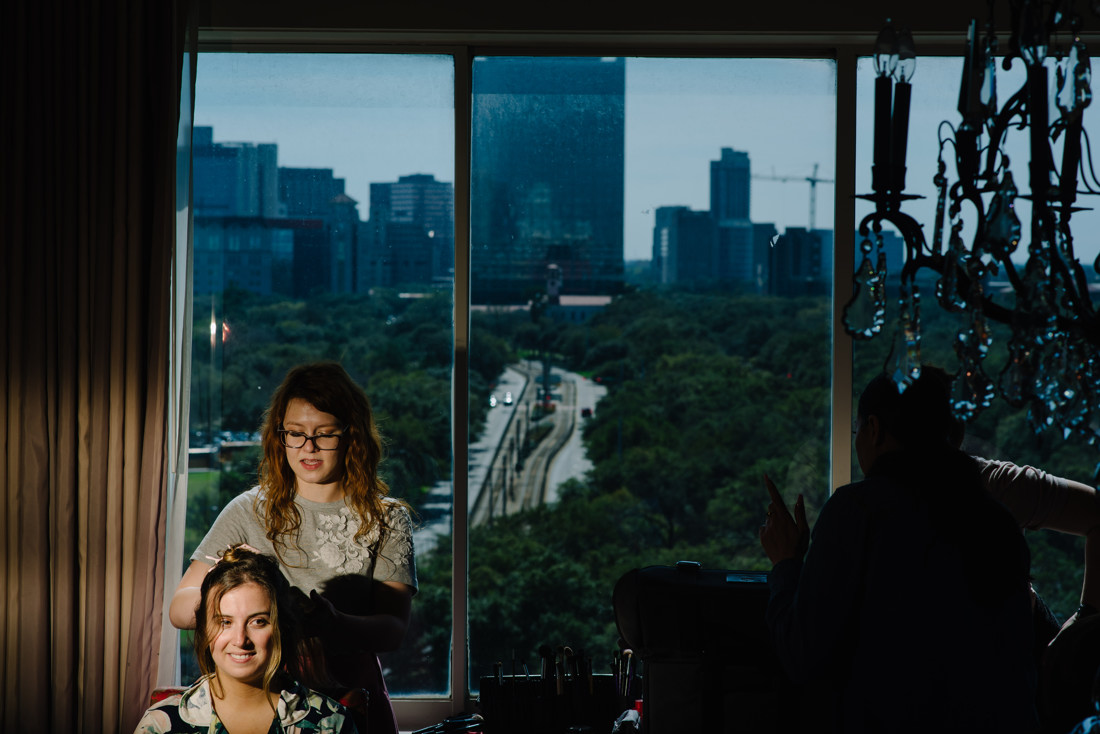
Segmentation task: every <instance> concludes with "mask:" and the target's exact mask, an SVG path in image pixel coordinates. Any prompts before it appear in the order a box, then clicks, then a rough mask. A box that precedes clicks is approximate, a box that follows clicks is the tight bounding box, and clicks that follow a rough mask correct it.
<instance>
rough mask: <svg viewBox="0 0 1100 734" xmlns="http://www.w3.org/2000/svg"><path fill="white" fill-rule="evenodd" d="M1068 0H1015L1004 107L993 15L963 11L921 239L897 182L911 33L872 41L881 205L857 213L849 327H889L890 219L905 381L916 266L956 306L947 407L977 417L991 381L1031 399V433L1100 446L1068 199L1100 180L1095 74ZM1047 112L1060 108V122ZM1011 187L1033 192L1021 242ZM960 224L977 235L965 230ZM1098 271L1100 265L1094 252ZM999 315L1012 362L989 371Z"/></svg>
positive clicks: (889, 33) (917, 363)
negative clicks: (964, 24)
mask: <svg viewBox="0 0 1100 734" xmlns="http://www.w3.org/2000/svg"><path fill="white" fill-rule="evenodd" d="M991 5H992V3H991ZM1070 5H1071V3H1070V2H1064V1H1063V2H1044V3H1040V2H1032V1H1031V0H1013V2H1011V13H1012V19H1011V20H1012V24H1011V38H1010V39H1009V41H1008V49H1007V50H1006V51H1005V52H1004V54H1003V58H1002V59H1001V62H1000V63H1001V65H1002V67H1003V68H1004V70H1005V71H1007V70H1009V69H1011V68H1012V65H1013V64H1017V63H1022V64H1023V66H1024V69H1025V71H1026V79H1025V80H1024V82H1023V84H1022V86H1020V88H1019V89H1017V90H1016V91H1015V92H1014V93H1013V94H1012V95H1011V96H1010V97H1008V99H1007V101H1006V102H1005V103H1004V104H1003V106H998V100H997V85H996V72H997V68H996V67H997V65H998V44H997V38H996V34H995V32H994V25H993V22H992V19H990V20H989V22H988V23H987V24H986V26H985V33H984V36H983V37H979V34H978V26H977V22H976V21H971V23H970V26H969V29H968V34H967V44H966V55H965V57H964V64H963V72H962V82H961V85H960V90H959V104H958V111H959V114H960V116H961V119H960V120H959V121H958V123H957V124H956V125H951V124H950V123H948V122H944V123H942V124H941V126H940V147H939V165H938V172H937V174H936V176H935V178H934V179H933V183H934V185H935V188H936V193H937V201H936V213H935V222H934V224H933V227H932V234H931V241H930V242H927V241H926V240H925V238H924V234H923V231H922V229H921V225H920V224H919V223H918V222H917V221H916V220H915V219H914V218H913V217H911V216H909V215H908V214H906V213H905V212H903V211H901V208H902V205H903V204H904V203H905V202H906V201H908V200H910V199H914V198H920V197H915V196H911V195H908V194H905V193H904V190H905V155H906V142H907V137H908V125H909V100H910V94H911V89H912V87H911V84H910V80H911V78H912V76H913V70H914V67H915V66H916V53H915V50H914V47H913V40H912V36H911V35H910V34H909V33H908V32H906V31H905V30H901V29H898V30H895V29H894V27H893V25H892V23H890V22H889V21H887V24H886V27H885V28H884V29H883V30H882V32H881V33H880V34H879V36H878V39H877V41H876V43H875V49H874V67H875V72H876V78H875V87H874V97H875V106H874V153H873V156H874V157H873V166H872V171H871V173H872V189H873V193H872V194H867V195H862V196H860V197H859V198H862V199H867V200H869V201H871V202H872V203H873V204H874V207H875V209H874V212H873V213H871V214H868V215H867V216H866V217H864V218H863V220H862V221H861V222H860V225H859V235H860V239H861V242H860V251H861V253H862V256H861V261H860V263H859V265H858V267H857V268H856V272H855V274H854V277H853V294H852V298H851V300H850V301H849V302H848V304H847V305H846V306H845V308H844V327H845V329H846V331H847V332H848V333H849V334H850V335H851V336H852V337H853V338H854V339H857V340H867V339H871V338H874V337H875V336H877V335H878V334H879V333H881V332H882V330H883V326H884V324H885V323H886V287H885V286H886V277H887V275H888V274H887V268H886V257H885V253H884V251H883V224H884V223H888V224H890V225H893V227H894V228H896V229H897V231H898V233H899V234H900V235H901V238H902V240H903V241H904V258H903V265H902V267H901V272H900V273H896V274H894V275H897V276H898V280H899V286H898V314H899V316H898V321H897V329H896V332H895V339H897V341H898V344H899V348H898V349H897V350H896V355H894V356H892V357H890V358H888V359H896V367H895V368H894V379H895V380H896V381H897V383H898V387H899V389H901V390H904V389H905V388H906V387H907V386H908V385H909V384H911V383H912V381H913V380H915V379H916V378H917V377H919V376H920V370H921V357H920V346H921V320H920V307H921V293H920V288H919V286H918V284H917V275H918V273H921V272H922V271H923V272H924V273H925V274H926V275H930V279H928V280H925V281H923V282H925V283H926V284H927V283H929V282H930V280H931V281H934V283H935V286H934V291H935V293H934V297H935V299H936V301H937V302H938V304H939V306H940V307H942V308H944V309H946V310H947V311H950V312H953V313H956V314H959V320H960V323H961V324H962V326H961V327H960V328H959V330H958V333H957V334H956V335H955V339H954V350H955V353H956V355H957V357H958V361H959V369H958V370H957V372H956V373H955V376H954V378H953V382H952V384H951V402H952V407H953V409H954V412H955V415H956V417H957V418H959V419H960V420H963V421H965V422H969V421H971V420H973V418H974V417H975V416H976V415H977V414H978V413H980V412H981V411H982V410H983V409H985V408H987V407H989V405H990V404H991V402H992V401H993V399H994V398H995V397H996V396H997V395H998V394H999V395H1000V396H1001V397H1002V398H1003V399H1004V400H1006V401H1007V402H1008V403H1009V404H1010V405H1012V406H1014V407H1017V408H1024V407H1026V408H1027V409H1028V422H1029V424H1030V426H1031V428H1032V430H1034V431H1035V432H1036V433H1038V432H1040V431H1045V430H1048V429H1052V428H1054V429H1061V430H1062V431H1063V433H1064V434H1065V435H1066V436H1068V435H1070V434H1072V433H1080V434H1082V435H1083V436H1084V437H1085V438H1086V440H1087V441H1088V442H1089V443H1090V444H1093V445H1096V444H1097V443H1098V442H1100V320H1098V319H1097V314H1096V306H1095V304H1094V303H1093V301H1092V297H1091V295H1090V291H1089V282H1088V277H1087V275H1086V272H1085V268H1084V267H1083V266H1082V265H1081V263H1080V261H1079V260H1078V258H1077V256H1076V255H1075V254H1074V249H1073V237H1072V235H1071V233H1070V218H1071V216H1072V215H1073V213H1074V212H1075V211H1080V209H1079V208H1078V207H1077V206H1076V205H1075V202H1076V199H1077V195H1078V194H1079V193H1100V192H1098V191H1097V190H1095V189H1094V188H1093V186H1092V185H1090V184H1089V181H1088V180H1087V178H1088V177H1089V176H1091V180H1092V182H1093V183H1095V181H1096V178H1095V175H1094V174H1092V166H1091V151H1090V149H1089V146H1088V138H1087V135H1085V136H1084V142H1085V148H1084V150H1085V156H1084V157H1082V137H1083V130H1082V115H1083V113H1084V111H1085V108H1086V107H1088V105H1089V102H1090V100H1091V96H1092V93H1091V91H1090V88H1089V85H1090V75H1091V71H1090V65H1089V57H1088V53H1087V52H1086V50H1085V46H1084V44H1083V43H1082V42H1081V40H1080V38H1079V36H1078V32H1079V29H1080V24H1081V21H1080V18H1079V17H1078V16H1077V15H1076V14H1073V13H1072V12H1071V9H1070V8H1069V7H1068V6H1070ZM1063 34H1064V38H1065V41H1064V45H1063V47H1061V48H1055V47H1054V46H1052V39H1058V38H1062V37H1063ZM1051 72H1053V82H1054V84H1053V88H1051V86H1050V82H1051V77H1050V73H1051ZM1050 93H1053V95H1054V99H1053V102H1054V105H1053V107H1054V111H1053V112H1052V111H1051V105H1050V101H1051V100H1050V99H1049V98H1048V94H1050ZM1052 116H1056V118H1057V119H1055V120H1054V121H1053V122H1051V121H1050V117H1052ZM1021 130H1026V133H1027V137H1028V142H1029V145H1030V161H1029V162H1028V170H1027V177H1028V181H1027V185H1028V193H1026V194H1021V193H1020V192H1019V190H1018V188H1017V183H1016V181H1015V179H1014V177H1013V173H1012V170H1010V168H1009V164H1010V161H1009V158H1008V155H1007V153H1006V150H1005V138H1006V135H1007V134H1008V133H1009V132H1010V131H1021ZM1021 134H1022V133H1021ZM1059 148H1060V161H1058V162H1056V158H1057V157H1058V156H1056V153H1057V152H1059ZM1082 161H1084V162H1085V164H1084V165H1083V164H1082ZM948 162H950V163H952V164H953V165H952V166H951V169H953V170H952V171H951V173H953V175H949V166H948ZM1079 170H1081V171H1082V172H1083V173H1085V174H1088V175H1087V176H1082V179H1086V180H1084V181H1083V183H1082V184H1081V185H1082V186H1083V187H1084V191H1078V185H1079V183H1078V172H1079ZM1017 199H1027V200H1030V202H1031V222H1030V229H1029V230H1028V231H1027V233H1026V241H1025V245H1023V246H1022V245H1021V237H1022V230H1023V227H1022V225H1021V222H1020V219H1019V217H1018V216H1017V214H1016V211H1015V202H1016V200H1017ZM968 221H969V224H967V222H968ZM964 226H966V227H967V230H966V231H967V232H968V233H969V232H971V231H972V232H973V234H972V237H969V238H966V237H964ZM967 239H969V241H967ZM1025 248H1026V249H1025ZM857 257H858V256H857ZM1091 269H1092V271H1093V272H1094V273H1097V272H1100V258H1098V259H1097V261H1096V262H1094V263H1092V265H1091ZM994 284H996V287H994ZM1002 284H1007V285H1006V286H1004V285H1002ZM992 322H996V323H1000V324H1004V325H1005V326H1007V327H1008V330H1009V332H1010V334H1011V336H1010V337H1009V338H1008V339H1007V343H1006V344H1005V346H1006V348H1007V360H1006V362H1005V366H1004V368H1003V369H1001V370H1000V371H999V373H998V374H995V375H991V374H987V371H986V368H985V359H986V357H987V355H988V354H989V350H990V347H991V345H992V344H993V337H992V332H991V328H990V325H991V323H992Z"/></svg>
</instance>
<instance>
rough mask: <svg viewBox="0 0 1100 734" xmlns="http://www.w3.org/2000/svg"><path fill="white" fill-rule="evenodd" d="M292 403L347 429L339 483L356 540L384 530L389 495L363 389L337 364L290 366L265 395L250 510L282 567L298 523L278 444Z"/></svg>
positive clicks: (283, 450)
mask: <svg viewBox="0 0 1100 734" xmlns="http://www.w3.org/2000/svg"><path fill="white" fill-rule="evenodd" d="M294 399H300V400H304V401H306V402H307V403H309V404H310V405H312V406H313V407H314V408H316V409H317V410H319V411H321V412H324V413H330V414H332V415H334V416H336V418H337V419H339V421H340V422H341V423H343V424H345V425H346V426H347V428H345V429H344V433H343V438H342V439H341V441H342V442H343V445H344V447H345V451H344V473H343V477H342V481H343V488H344V497H345V499H346V501H347V502H348V504H349V505H350V506H351V509H352V510H354V511H355V513H356V514H357V515H358V516H359V529H358V530H357V531H356V533H355V539H356V540H357V541H361V540H363V539H364V538H365V537H366V536H367V534H368V533H370V531H371V530H373V529H374V528H375V527H378V528H381V529H382V530H383V531H384V530H385V528H386V512H385V507H384V500H386V498H388V497H389V493H390V488H389V486H387V485H386V482H385V481H383V480H382V478H381V477H380V476H379V475H378V465H379V464H380V463H381V461H382V455H383V442H382V436H381V434H380V432H379V431H378V426H377V425H376V424H375V422H374V414H373V412H372V410H371V405H370V399H368V398H367V394H366V392H364V391H363V388H361V387H360V386H359V385H358V384H357V383H356V382H355V381H354V380H353V379H351V376H350V375H348V373H347V371H346V370H345V369H344V368H343V366H341V365H340V364H339V363H337V362H314V363H310V364H303V365H299V366H297V367H294V368H292V369H291V370H290V371H289V372H288V373H287V375H286V377H285V378H284V379H283V382H282V384H281V385H279V387H278V388H277V389H276V390H275V393H274V394H273V395H272V396H271V404H270V405H269V406H268V409H267V411H266V412H265V413H264V422H263V428H262V429H261V437H262V444H263V452H264V453H263V458H262V459H261V460H260V467H259V480H260V492H259V494H258V495H257V497H256V511H257V514H258V515H259V516H260V517H263V518H264V524H265V526H266V528H267V538H268V540H270V541H271V542H272V544H273V545H274V547H275V553H276V554H277V555H278V556H279V560H280V561H282V562H283V563H284V564H286V563H287V561H286V559H285V558H284V556H283V553H282V550H284V549H286V548H288V547H291V546H293V547H294V548H298V532H299V530H300V528H301V524H302V518H301V515H300V514H299V512H298V508H297V507H296V506H295V504H294V496H295V493H296V478H295V476H294V472H293V470H291V468H290V464H289V463H288V462H287V459H286V448H285V447H284V446H283V444H282V442H281V441H280V440H279V430H281V429H282V422H283V417H284V416H285V415H286V411H287V406H288V405H289V404H290V401H291V400H294ZM388 502H391V503H396V504H398V505H400V506H402V507H405V508H406V509H407V508H408V505H407V504H406V503H405V502H403V501H402V500H397V499H393V498H390V499H389V500H388ZM288 540H289V543H288V542H287V541H288ZM287 565H289V564H287Z"/></svg>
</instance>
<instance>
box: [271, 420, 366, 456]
mask: <svg viewBox="0 0 1100 734" xmlns="http://www.w3.org/2000/svg"><path fill="white" fill-rule="evenodd" d="M346 430H348V427H347V426H344V427H343V428H341V429H340V431H341V432H340V433H318V434H317V435H316V436H309V435H306V434H305V433H302V432H301V431H287V430H282V429H280V430H279V431H277V433H278V434H279V440H280V441H282V444H283V446H286V447H287V448H288V449H300V448H302V447H303V446H305V445H306V441H312V442H313V447H314V448H316V449H317V450H318V451H334V450H335V449H338V448H340V437H341V436H343V435H344V434H343V431H346Z"/></svg>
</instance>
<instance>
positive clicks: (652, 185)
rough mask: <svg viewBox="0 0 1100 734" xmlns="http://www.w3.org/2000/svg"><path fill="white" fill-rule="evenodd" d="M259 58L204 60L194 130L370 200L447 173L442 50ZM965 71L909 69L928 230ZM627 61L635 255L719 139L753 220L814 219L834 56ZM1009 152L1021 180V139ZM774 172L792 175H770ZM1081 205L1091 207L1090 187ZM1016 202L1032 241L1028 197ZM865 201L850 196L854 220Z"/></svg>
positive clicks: (826, 215)
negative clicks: (740, 168)
mask: <svg viewBox="0 0 1100 734" xmlns="http://www.w3.org/2000/svg"><path fill="white" fill-rule="evenodd" d="M259 56H260V55H257V54H203V55H202V56H200V59H199V71H198V77H197V91H196V113H195V124H196V125H212V126H214V128H215V135H216V136H217V137H218V139H219V140H220V141H226V142H228V141H238V140H239V141H248V142H256V143H265V142H268V143H270V142H274V143H277V144H278V145H279V151H280V153H279V157H280V165H282V166H288V167H299V166H300V167H331V168H333V170H334V175H335V176H337V177H339V178H343V179H345V180H346V182H347V188H346V192H347V194H348V195H349V196H351V197H352V198H354V199H355V200H356V201H357V202H359V203H360V205H361V206H364V205H365V204H366V202H368V201H369V184H370V183H372V182H378V181H396V180H398V178H399V177H401V176H406V175H415V174H419V173H424V174H431V175H434V176H435V177H436V179H437V180H440V181H450V182H453V180H454V175H453V173H454V167H453V159H454V148H453V104H452V100H451V94H452V78H453V71H452V67H451V61H450V58H449V57H446V56H425V55H420V56H390V55H373V56H368V55H346V56H345V55H337V54H320V55H318V54H309V55H307V56H306V57H304V59H303V58H302V57H298V58H297V59H294V58H292V56H293V55H290V54H264V55H262V59H261V58H258V57H259ZM303 62H304V63H303ZM1017 66H1018V65H1017ZM869 67H870V60H869V59H861V60H860V77H859V78H860V81H861V83H860V84H859V87H858V92H857V122H856V124H857V140H859V141H860V142H859V143H858V144H857V166H856V191H857V193H868V192H869V191H870V168H871V167H870V155H871V152H870V151H871V145H870V143H871V137H872V133H871V119H870V118H871V115H870V102H871V100H870V96H871V90H870V87H871V85H870V84H869V83H863V82H864V80H866V81H867V82H869V81H870V79H871V73H872V72H871V71H870V68H869ZM959 68H961V61H960V60H959V59H957V58H934V59H926V58H921V59H918V66H917V71H916V75H915V77H914V80H913V107H912V112H911V122H910V135H909V138H910V140H909V156H908V161H907V163H908V176H907V183H908V186H907V191H909V192H912V193H916V194H920V195H923V196H925V197H926V198H925V199H923V200H917V201H914V202H910V203H907V204H906V206H905V207H904V210H905V211H906V212H908V213H910V214H911V215H912V216H914V217H915V218H916V219H917V220H918V221H920V222H921V223H922V224H924V225H925V234H926V237H929V238H930V236H931V233H930V231H929V228H930V225H931V222H932V221H933V216H934V206H935V204H934V192H933V191H932V184H931V180H932V177H933V175H934V174H935V168H936V160H937V149H938V142H937V135H938V132H939V129H940V123H941V122H944V121H948V122H949V123H952V124H953V123H954V122H955V121H956V119H957V117H958V115H957V113H955V112H954V106H955V102H956V99H957V97H956V95H957V91H956V90H957V88H958V76H959ZM626 70H627V71H626V131H625V148H626V150H625V182H624V183H625V186H624V189H625V192H624V200H625V203H624V212H623V227H624V258H625V259H626V260H649V259H650V255H651V250H652V232H653V227H654V224H655V221H654V213H655V211H656V209H657V208H658V207H662V206H687V207H689V208H692V209H695V210H705V209H707V208H708V207H709V201H708V198H709V189H708V187H709V181H708V167H709V165H710V162H711V161H713V160H716V159H718V157H719V155H720V150H721V148H723V147H730V148H733V149H736V150H739V151H745V152H747V153H748V154H749V158H750V160H751V165H752V174H753V182H752V201H751V204H750V217H751V220H752V221H753V222H757V223H774V224H776V226H777V228H778V229H779V230H780V231H783V230H784V229H785V228H787V227H806V226H807V225H808V220H809V216H808V215H809V208H810V207H809V203H810V185H809V183H807V182H806V181H805V180H800V179H804V178H805V177H808V176H810V175H813V173H814V166H815V165H817V167H818V168H817V171H816V175H817V177H818V178H819V179H825V180H832V179H835V171H834V159H835V154H834V152H833V141H834V139H835V134H834V127H833V126H834V121H835V111H834V110H835V98H834V96H833V95H834V87H835V81H834V72H833V65H832V62H831V61H828V60H804V59H636V58H628V59H627V66H626ZM1052 76H1053V74H1052ZM1011 79H1012V77H1011V74H1003V73H1002V74H1001V76H1000V77H999V84H1000V89H999V94H1000V95H1001V97H1002V99H1003V98H1005V97H1007V95H1008V94H1010V93H1011V92H1012V91H1014V88H1015V85H1014V84H1009V83H1008V82H1009V81H1011ZM746 100H749V102H746ZM750 102H751V103H750ZM1089 112H1091V110H1089ZM1085 120H1086V125H1085V129H1086V132H1088V131H1090V130H1094V131H1096V132H1097V133H1098V135H1100V124H1097V123H1098V121H1100V118H1097V117H1096V115H1095V114H1093V115H1092V116H1091V117H1090V115H1089V114H1087V113H1086V116H1085ZM1096 139H1098V140H1100V137H1097V138H1096ZM1021 145H1026V144H1024V143H1021ZM1009 150H1010V152H1011V155H1012V159H1013V161H1014V163H1013V166H1012V167H1013V170H1014V172H1015V175H1016V180H1017V185H1018V186H1020V187H1021V189H1024V188H1026V181H1027V175H1026V160H1027V151H1026V147H1023V148H1021V147H1020V146H1019V145H1017V146H1016V147H1012V146H1010V148H1009ZM780 177H782V178H787V179H788V181H786V182H783V181H777V180H769V178H780ZM833 200H834V192H833V184H831V183H819V184H818V185H817V186H816V212H815V213H816V228H817V229H832V226H833V221H832V220H833ZM1079 203H1080V204H1081V205H1082V206H1084V207H1095V206H1096V204H1095V203H1094V201H1093V200H1092V199H1091V197H1081V199H1080V201H1079ZM1018 209H1019V214H1020V216H1021V219H1022V220H1024V221H1025V240H1024V244H1026V231H1027V228H1026V221H1027V220H1026V214H1027V203H1026V202H1019V204H1018ZM869 211H870V205H869V204H867V203H865V202H862V201H860V202H857V209H856V216H857V220H856V221H857V222H858V221H859V217H861V216H863V215H864V214H866V213H867V212H869ZM964 218H965V214H964ZM971 219H972V217H971ZM1074 232H1075V235H1076V244H1077V247H1078V250H1077V251H1078V255H1079V257H1080V258H1081V260H1082V262H1083V263H1084V264H1085V265H1091V264H1092V259H1093V258H1095V257H1096V255H1097V253H1098V252H1100V215H1097V213H1096V212H1093V211H1084V212H1080V213H1078V214H1076V215H1075V216H1074ZM1092 232H1097V233H1098V235H1097V236H1095V237H1094V236H1092V235H1091V234H1090V233H1092Z"/></svg>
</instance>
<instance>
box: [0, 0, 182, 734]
mask: <svg viewBox="0 0 1100 734" xmlns="http://www.w3.org/2000/svg"><path fill="white" fill-rule="evenodd" d="M183 5H185V0H177V1H176V2H172V1H171V0H144V1H143V0H115V1H113V2H112V1H96V0H91V1H89V2H83V3H76V2H65V1H64V0H37V1H36V2H19V3H9V4H8V5H7V6H5V10H4V11H3V14H2V15H3V22H0V58H2V59H3V62H4V63H3V69H4V72H3V86H2V88H0V91H2V97H3V100H4V107H5V111H4V112H3V113H2V114H0V126H2V127H0V139H2V140H3V146H4V154H3V159H2V161H0V171H2V174H0V180H2V182H3V183H2V187H3V188H2V189H0V228H2V229H0V231H2V232H3V239H2V242H0V250H2V252H0V351H2V353H3V364H2V366H0V415H2V416H3V420H2V421H0V451H2V452H3V454H2V456H0V478H2V479H0V481H2V487H0V527H2V530H0V548H2V549H3V550H2V551H0V583H2V585H3V590H4V594H3V598H2V599H0V730H3V731H7V732H17V731H19V732H23V731H26V732H39V731H55V732H115V731H125V732H128V731H132V730H133V727H134V724H135V723H136V721H137V718H138V717H139V716H140V714H141V712H142V711H143V710H144V708H145V706H146V702H147V697H148V693H149V690H150V688H151V687H152V686H153V684H154V683H155V680H156V669H157V657H158V650H159V634H160V625H161V606H162V599H163V581H164V579H163V574H164V532H165V531H164V528H165V512H166V507H165V505H166V483H167V464H168V462H167V436H166V429H167V415H166V405H167V401H168V385H169V381H168V374H169V364H168V352H169V342H170V338H169V336H170V335H169V323H170V312H171V288H170V286H171V256H172V242H173V233H174V229H175V199H174V188H175V177H174V170H175V149H176V126H177V120H178V106H179V84H180V66H181V63H182V58H183V57H182V53H181V47H182V39H183V36H182V28H183V23H182V22H181V18H182V11H183V7H182V6H183Z"/></svg>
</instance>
